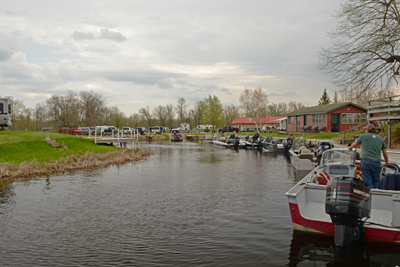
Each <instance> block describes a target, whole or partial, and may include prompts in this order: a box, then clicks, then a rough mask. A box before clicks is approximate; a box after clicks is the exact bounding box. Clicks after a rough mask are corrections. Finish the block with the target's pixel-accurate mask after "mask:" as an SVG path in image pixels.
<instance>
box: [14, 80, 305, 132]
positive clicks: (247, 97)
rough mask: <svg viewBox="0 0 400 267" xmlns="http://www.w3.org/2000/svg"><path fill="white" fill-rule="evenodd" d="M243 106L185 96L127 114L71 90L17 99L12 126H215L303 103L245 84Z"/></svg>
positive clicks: (86, 93)
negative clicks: (31, 103) (32, 101)
mask: <svg viewBox="0 0 400 267" xmlns="http://www.w3.org/2000/svg"><path fill="white" fill-rule="evenodd" d="M239 100H240V103H241V105H240V106H236V105H233V104H231V105H226V106H223V105H222V103H221V101H220V99H219V98H218V97H217V96H215V95H214V96H211V95H209V96H208V97H206V98H204V99H203V100H201V101H198V102H196V103H195V105H194V107H193V108H191V109H189V105H188V104H187V102H186V100H185V99H184V98H179V99H178V100H177V102H176V104H175V105H173V104H167V105H164V106H163V105H159V106H157V107H155V108H150V107H149V106H147V107H145V108H141V109H139V110H138V112H137V113H133V114H131V115H127V114H125V113H124V112H123V111H121V109H120V108H119V107H118V106H116V105H114V106H107V104H106V101H105V98H104V97H103V96H102V95H101V94H100V93H96V92H93V91H80V92H79V93H77V92H75V91H68V92H67V94H66V95H57V94H54V95H51V97H50V98H49V99H47V100H46V101H44V102H41V103H38V104H36V106H35V107H34V108H29V107H26V106H25V105H24V102H23V101H21V100H18V99H16V100H14V105H13V126H12V127H11V130H25V129H28V130H36V131H38V130H40V129H41V128H43V127H53V129H57V128H58V127H59V126H62V127H72V126H79V125H81V126H95V125H113V126H115V127H117V128H121V127H150V126H154V125H162V126H165V127H170V128H171V127H178V126H179V125H180V124H181V123H183V122H187V123H189V124H190V125H191V126H192V127H195V126H196V125H199V124H211V125H214V126H216V127H219V126H223V125H230V124H231V122H232V121H233V120H234V119H235V118H236V117H240V116H248V117H250V116H251V117H257V118H261V117H265V116H278V115H284V114H285V113H287V112H291V111H293V110H296V109H299V108H301V107H303V105H302V104H300V103H296V102H294V101H291V102H289V103H284V102H282V103H279V104H275V103H271V104H269V105H268V99H267V95H266V94H265V93H263V92H262V88H256V89H254V90H251V89H248V88H245V89H244V91H243V93H242V94H241V96H240V98H239Z"/></svg>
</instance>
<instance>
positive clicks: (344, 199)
mask: <svg viewBox="0 0 400 267" xmlns="http://www.w3.org/2000/svg"><path fill="white" fill-rule="evenodd" d="M325 212H326V213H328V214H329V215H330V216H331V220H332V223H333V224H334V225H335V245H336V246H337V247H344V246H347V245H350V244H351V243H354V242H357V241H361V240H362V239H363V238H364V222H363V221H362V219H363V218H369V216H370V214H371V188H370V187H369V186H368V184H367V183H366V182H364V181H361V180H360V179H357V178H354V177H345V176H342V177H338V178H334V179H332V180H331V181H329V182H328V185H327V188H326V201H325Z"/></svg>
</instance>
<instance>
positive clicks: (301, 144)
mask: <svg viewBox="0 0 400 267" xmlns="http://www.w3.org/2000/svg"><path fill="white" fill-rule="evenodd" d="M289 153H290V161H291V163H292V165H293V167H294V168H295V169H296V170H299V171H311V170H313V169H314V168H315V163H314V153H313V152H311V150H309V149H307V148H306V139H304V138H297V139H294V141H293V144H292V148H291V149H290V150H289Z"/></svg>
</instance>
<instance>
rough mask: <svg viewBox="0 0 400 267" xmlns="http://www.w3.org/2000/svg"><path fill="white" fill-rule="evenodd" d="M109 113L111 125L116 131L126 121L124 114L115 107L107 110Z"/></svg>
mask: <svg viewBox="0 0 400 267" xmlns="http://www.w3.org/2000/svg"><path fill="white" fill-rule="evenodd" d="M109 111H110V113H111V124H113V125H115V127H117V129H121V127H124V123H126V121H127V119H126V116H125V113H124V112H122V111H121V109H120V108H119V107H118V106H117V105H114V106H112V107H111V108H109Z"/></svg>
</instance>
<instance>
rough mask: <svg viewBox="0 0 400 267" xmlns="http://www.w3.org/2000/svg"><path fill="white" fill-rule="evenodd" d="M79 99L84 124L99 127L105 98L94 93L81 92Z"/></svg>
mask: <svg viewBox="0 0 400 267" xmlns="http://www.w3.org/2000/svg"><path fill="white" fill-rule="evenodd" d="M79 97H80V99H79V104H80V107H81V112H82V115H83V122H84V123H85V124H86V125H87V126H95V125H97V124H98V122H99V120H100V117H101V115H102V114H101V113H102V112H104V107H105V100H104V97H103V96H102V95H101V94H99V93H95V92H93V91H81V92H80V93H79Z"/></svg>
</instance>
